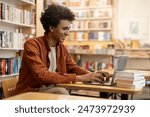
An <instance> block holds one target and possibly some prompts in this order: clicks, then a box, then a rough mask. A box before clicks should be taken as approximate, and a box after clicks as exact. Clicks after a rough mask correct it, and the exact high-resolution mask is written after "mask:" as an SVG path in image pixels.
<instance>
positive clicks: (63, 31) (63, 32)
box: [52, 20, 71, 42]
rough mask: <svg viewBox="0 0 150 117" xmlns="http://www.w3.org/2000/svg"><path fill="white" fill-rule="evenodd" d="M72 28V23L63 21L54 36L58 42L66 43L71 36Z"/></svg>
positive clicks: (53, 33) (55, 29) (55, 30)
mask: <svg viewBox="0 0 150 117" xmlns="http://www.w3.org/2000/svg"><path fill="white" fill-rule="evenodd" d="M70 28H71V21H68V20H61V21H60V23H59V24H58V26H57V27H55V28H54V30H53V32H52V35H53V38H54V39H55V40H56V41H59V42H64V40H65V38H66V37H67V36H68V35H69V30H70Z"/></svg>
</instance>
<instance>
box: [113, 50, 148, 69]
mask: <svg viewBox="0 0 150 117" xmlns="http://www.w3.org/2000/svg"><path fill="white" fill-rule="evenodd" d="M115 55H116V56H115V58H117V56H118V55H128V56H129V60H128V63H127V66H126V69H129V70H130V69H131V70H132V69H134V70H144V71H149V70H150V49H149V48H123V49H115Z"/></svg>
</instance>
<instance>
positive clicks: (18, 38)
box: [0, 31, 27, 49]
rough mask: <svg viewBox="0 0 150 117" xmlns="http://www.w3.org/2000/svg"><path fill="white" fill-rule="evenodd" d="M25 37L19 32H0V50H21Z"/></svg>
mask: <svg viewBox="0 0 150 117" xmlns="http://www.w3.org/2000/svg"><path fill="white" fill-rule="evenodd" d="M26 37H27V35H25V34H23V33H21V32H10V31H0V48H15V49H17V48H23V44H24V41H25V40H24V39H25V38H26Z"/></svg>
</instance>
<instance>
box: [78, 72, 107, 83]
mask: <svg viewBox="0 0 150 117" xmlns="http://www.w3.org/2000/svg"><path fill="white" fill-rule="evenodd" d="M76 81H80V82H93V81H96V82H101V83H103V82H106V81H109V74H108V73H107V72H101V71H98V72H90V73H88V74H85V75H77V77H76Z"/></svg>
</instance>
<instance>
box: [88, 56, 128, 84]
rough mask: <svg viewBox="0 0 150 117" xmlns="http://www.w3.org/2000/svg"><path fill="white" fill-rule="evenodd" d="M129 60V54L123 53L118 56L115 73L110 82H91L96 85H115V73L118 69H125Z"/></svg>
mask: <svg viewBox="0 0 150 117" xmlns="http://www.w3.org/2000/svg"><path fill="white" fill-rule="evenodd" d="M127 61H128V56H127V55H121V56H118V59H117V62H116V66H115V68H114V74H113V76H112V78H110V80H109V82H91V83H90V84H95V85H103V86H113V85H115V78H116V77H115V74H116V72H117V71H123V70H125V68H126V65H127Z"/></svg>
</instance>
